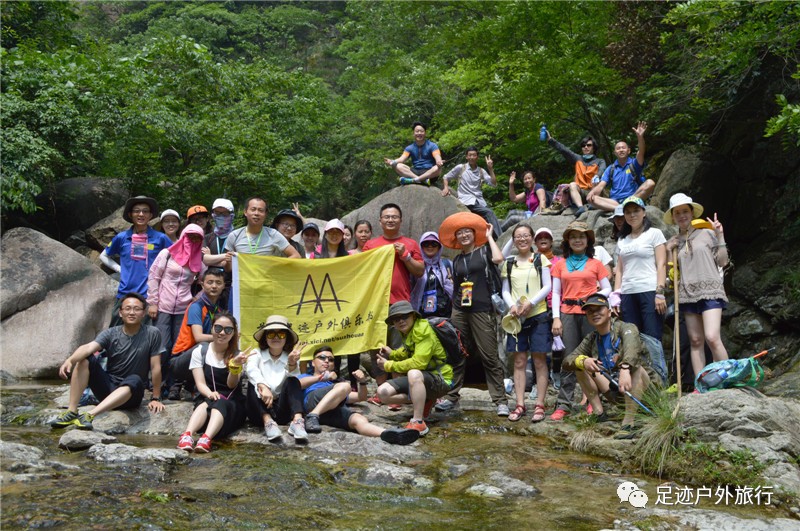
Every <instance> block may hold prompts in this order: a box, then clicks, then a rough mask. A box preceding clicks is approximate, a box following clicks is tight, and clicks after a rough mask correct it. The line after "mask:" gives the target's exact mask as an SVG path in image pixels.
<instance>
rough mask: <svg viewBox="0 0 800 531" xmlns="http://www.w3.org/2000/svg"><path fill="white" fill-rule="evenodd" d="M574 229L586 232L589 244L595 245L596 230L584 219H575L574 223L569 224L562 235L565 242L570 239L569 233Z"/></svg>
mask: <svg viewBox="0 0 800 531" xmlns="http://www.w3.org/2000/svg"><path fill="white" fill-rule="evenodd" d="M572 231H578V232H583V233H585V234H586V238H587V240H588V242H589V245H594V242H595V239H594V231H593V230H592V229H590V228H589V225H587V224H586V223H585V222H583V221H573V222H572V223H570V224H569V225H567V228H566V229H564V234H563V235H562V236H561V239H563V240H564V241H565V242H566V241H569V233H570V232H572Z"/></svg>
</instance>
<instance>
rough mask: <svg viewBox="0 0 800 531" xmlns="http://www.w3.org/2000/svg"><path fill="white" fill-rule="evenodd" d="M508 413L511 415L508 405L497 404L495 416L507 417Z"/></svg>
mask: <svg viewBox="0 0 800 531" xmlns="http://www.w3.org/2000/svg"><path fill="white" fill-rule="evenodd" d="M509 413H511V412H510V411H509V410H508V405H507V404H499V405H498V406H497V416H498V417H507V416H508V415H509Z"/></svg>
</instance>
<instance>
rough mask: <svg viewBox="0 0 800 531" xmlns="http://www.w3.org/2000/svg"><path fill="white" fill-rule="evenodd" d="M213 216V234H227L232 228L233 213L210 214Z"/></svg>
mask: <svg viewBox="0 0 800 531" xmlns="http://www.w3.org/2000/svg"><path fill="white" fill-rule="evenodd" d="M211 217H213V218H214V234H216V235H217V236H227V235H228V233H229V232H230V231H231V229H233V213H230V214H222V215H220V214H212V215H211Z"/></svg>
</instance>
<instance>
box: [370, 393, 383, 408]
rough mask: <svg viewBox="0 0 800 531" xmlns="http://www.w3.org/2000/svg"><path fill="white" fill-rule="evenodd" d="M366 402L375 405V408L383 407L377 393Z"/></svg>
mask: <svg viewBox="0 0 800 531" xmlns="http://www.w3.org/2000/svg"><path fill="white" fill-rule="evenodd" d="M367 402H369V403H370V404H375V405H376V406H382V405H383V402H381V397H379V396H378V395H377V393H376V394H375V395H374V396H371V397H369V398H367Z"/></svg>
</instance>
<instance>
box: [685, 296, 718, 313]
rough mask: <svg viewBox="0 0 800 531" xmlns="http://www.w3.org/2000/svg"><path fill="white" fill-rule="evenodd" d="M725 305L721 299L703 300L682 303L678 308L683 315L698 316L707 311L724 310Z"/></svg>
mask: <svg viewBox="0 0 800 531" xmlns="http://www.w3.org/2000/svg"><path fill="white" fill-rule="evenodd" d="M727 305H728V303H726V302H725V301H724V300H722V299H704V300H701V301H697V302H682V303H680V308H681V311H682V312H683V313H694V314H697V315H700V314H702V313H703V312H707V311H708V310H717V309H719V310H724V309H725V307H726V306H727Z"/></svg>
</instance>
